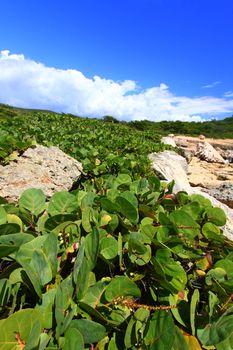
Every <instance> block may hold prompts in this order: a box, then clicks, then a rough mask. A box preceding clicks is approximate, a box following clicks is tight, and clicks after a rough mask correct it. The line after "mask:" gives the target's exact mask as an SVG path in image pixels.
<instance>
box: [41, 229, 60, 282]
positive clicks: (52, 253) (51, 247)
mask: <svg viewBox="0 0 233 350" xmlns="http://www.w3.org/2000/svg"><path fill="white" fill-rule="evenodd" d="M43 252H44V253H45V256H46V258H47V260H48V262H49V264H50V267H51V271H52V276H53V277H55V276H56V274H57V267H58V263H57V254H58V247H57V236H56V235H55V234H54V233H53V232H50V234H49V235H48V236H47V239H46V240H45V242H44V244H43Z"/></svg>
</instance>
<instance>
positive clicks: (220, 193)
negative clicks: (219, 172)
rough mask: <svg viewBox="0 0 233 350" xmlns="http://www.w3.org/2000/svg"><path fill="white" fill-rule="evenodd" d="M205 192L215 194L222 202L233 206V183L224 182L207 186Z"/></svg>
mask: <svg viewBox="0 0 233 350" xmlns="http://www.w3.org/2000/svg"><path fill="white" fill-rule="evenodd" d="M203 191H204V192H206V193H208V194H209V195H211V196H213V197H214V198H216V199H217V200H219V201H220V202H222V203H225V204H227V205H228V207H230V208H233V183H232V182H224V183H222V184H221V185H220V186H216V187H212V188H208V189H207V188H205V189H203Z"/></svg>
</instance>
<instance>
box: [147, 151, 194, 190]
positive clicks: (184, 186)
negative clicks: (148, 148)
mask: <svg viewBox="0 0 233 350" xmlns="http://www.w3.org/2000/svg"><path fill="white" fill-rule="evenodd" d="M149 159H150V160H151V162H152V169H153V170H154V171H155V173H156V174H157V175H158V177H159V178H160V179H162V180H166V181H172V180H173V179H174V180H175V186H174V191H175V192H178V191H188V190H189V189H190V185H189V182H188V178H187V171H188V164H187V162H186V160H185V158H184V157H182V156H180V155H178V154H177V153H175V152H172V151H164V152H160V153H152V154H150V155H149Z"/></svg>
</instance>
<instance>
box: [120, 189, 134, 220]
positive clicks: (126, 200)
mask: <svg viewBox="0 0 233 350" xmlns="http://www.w3.org/2000/svg"><path fill="white" fill-rule="evenodd" d="M116 203H117V204H118V206H119V210H120V212H121V214H122V215H124V216H125V217H126V218H127V219H129V220H130V221H131V222H132V223H134V224H136V223H137V222H138V208H137V199H136V197H135V196H134V195H133V194H132V193H131V192H126V193H124V196H123V195H121V196H118V197H117V198H116Z"/></svg>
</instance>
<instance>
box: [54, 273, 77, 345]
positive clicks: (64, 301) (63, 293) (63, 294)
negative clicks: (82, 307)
mask: <svg viewBox="0 0 233 350" xmlns="http://www.w3.org/2000/svg"><path fill="white" fill-rule="evenodd" d="M73 291H74V288H73V285H72V280H71V278H70V277H67V278H66V279H64V280H63V281H62V282H61V283H60V284H59V286H58V289H57V292H56V296H55V308H54V309H55V319H56V339H57V340H58V339H59V337H60V335H61V333H62V327H63V325H64V323H65V319H66V317H67V316H69V313H68V314H67V309H68V307H69V306H70V305H71V302H72V295H73ZM70 321H71V320H70ZM67 326H68V325H67Z"/></svg>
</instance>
